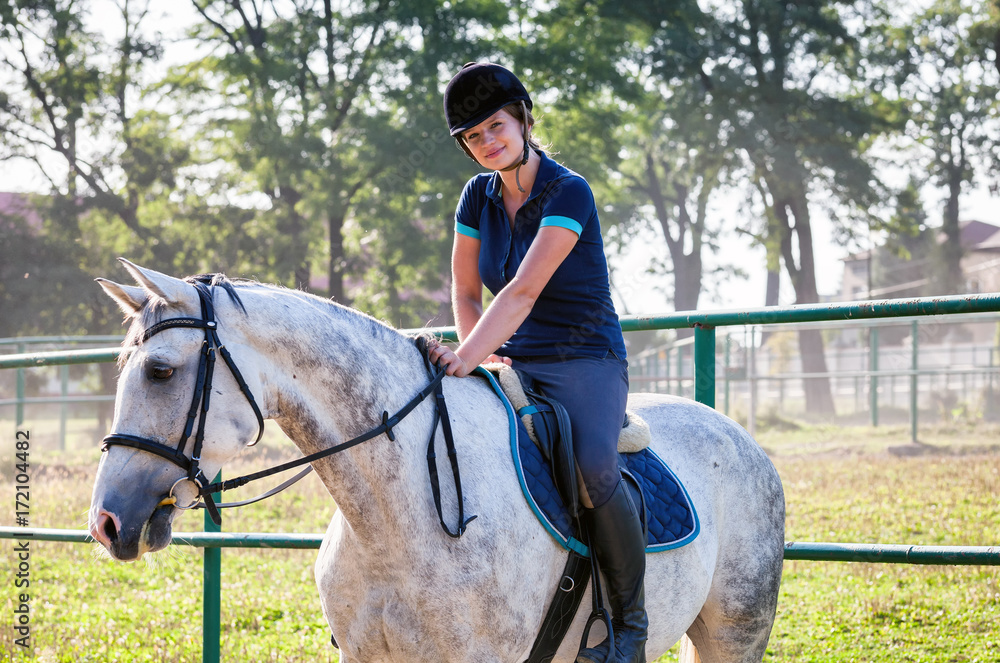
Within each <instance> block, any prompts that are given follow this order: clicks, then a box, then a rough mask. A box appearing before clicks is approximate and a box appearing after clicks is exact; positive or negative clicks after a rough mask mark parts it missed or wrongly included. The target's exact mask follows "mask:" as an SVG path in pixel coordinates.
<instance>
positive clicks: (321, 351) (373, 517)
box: [248, 292, 433, 533]
mask: <svg viewBox="0 0 1000 663" xmlns="http://www.w3.org/2000/svg"><path fill="white" fill-rule="evenodd" d="M286 296H288V297H292V298H295V299H296V301H293V302H291V303H292V305H291V306H290V307H282V306H275V305H274V304H272V305H271V306H272V307H273V308H274V309H276V310H278V311H280V312H278V313H276V314H272V315H270V316H261V317H256V316H255V314H254V313H253V312H251V316H250V320H251V321H250V324H251V325H253V330H254V339H255V340H254V341H253V342H254V343H255V344H257V346H258V351H259V353H260V355H261V356H262V357H266V358H267V361H268V362H270V366H269V367H268V368H267V369H266V370H265V371H264V375H265V376H266V380H267V382H268V384H266V385H265V390H266V393H267V409H268V410H269V414H270V416H271V418H274V419H275V420H276V421H277V423H278V425H279V426H280V427H281V429H282V430H283V431H284V432H285V433H286V434H287V435H288V436H289V437H290V438H291V439H292V440H293V441H294V442H295V444H296V446H298V447H299V449H300V450H301V451H302V452H303V453H306V454H309V453H314V452H317V451H322V450H324V449H328V448H330V447H332V446H334V445H336V444H339V443H341V442H344V441H346V440H348V439H351V438H353V437H356V436H358V435H361V434H363V433H365V432H367V431H368V430H370V429H372V428H374V427H375V426H377V425H378V424H379V423H381V417H382V412H383V411H388V413H389V414H390V415H392V414H393V413H395V412H396V411H397V410H399V409H400V408H401V407H403V406H404V405H405V404H406V402H407V401H409V400H410V399H411V398H413V396H414V395H416V394H417V393H418V392H419V391H420V390H421V389H422V388H423V387H424V386H425V385H426V384H427V381H428V379H429V377H428V375H427V372H426V370H425V368H424V367H423V364H422V360H421V358H420V356H419V353H418V352H417V351H416V349H415V347H414V345H413V343H412V342H410V341H409V340H408V339H406V338H404V337H402V336H401V335H399V334H397V333H395V332H393V331H391V330H388V329H386V328H385V327H384V326H382V325H380V324H379V323H377V322H375V321H374V320H372V319H370V318H368V317H367V316H364V315H362V314H360V313H357V312H355V311H352V310H350V309H345V308H343V307H334V306H333V305H331V304H330V303H329V302H326V301H324V300H319V299H317V298H311V297H304V296H302V295H299V294H297V293H291V292H289V293H286ZM248 309H250V310H251V311H253V310H254V309H253V308H250V306H248ZM429 400H430V399H429ZM432 408H433V406H432V405H431V404H430V403H425V404H424V405H423V406H422V407H417V408H416V409H415V410H414V411H413V412H412V413H411V414H410V415H409V416H407V417H406V418H405V419H404V420H403V421H402V422H401V423H400V424H399V426H398V427H396V428H395V429H394V433H395V436H396V441H390V440H388V439H387V438H386V437H385V436H384V435H383V436H378V437H376V438H374V439H372V440H369V441H368V442H364V443H362V444H361V445H359V446H357V447H353V448H352V449H349V450H347V451H344V452H341V453H338V454H335V455H333V456H330V457H328V458H326V459H323V460H321V461H319V462H317V463H316V464H315V465H314V467H315V468H316V471H317V473H318V474H319V476H320V478H321V479H322V480H323V483H324V484H325V485H326V487H327V489H328V490H329V491H330V493H331V495H332V496H333V498H334V500H335V501H336V502H337V505H338V506H339V508H340V509H341V510H342V511H343V514H344V516H345V517H346V518H347V520H348V522H349V523H350V524H351V526H352V528H353V529H354V530H355V531H358V532H359V533H360V532H363V531H364V530H365V529H370V528H381V529H383V530H386V529H388V530H392V529H396V528H397V527H398V528H405V527H409V526H411V524H410V523H409V520H410V518H411V517H412V516H411V515H410V514H409V513H408V512H407V509H405V508H404V507H405V502H404V503H401V504H399V508H398V509H397V508H396V504H395V503H394V502H393V500H392V499H391V495H392V494H393V493H394V492H396V493H400V494H401V495H403V496H405V495H406V494H412V491H413V490H415V489H416V487H417V485H418V484H417V483H416V482H417V477H424V474H425V473H421V472H418V471H416V470H417V469H418V468H417V467H416V466H415V465H416V464H417V463H419V462H420V460H421V458H422V451H421V450H420V449H421V442H420V440H421V439H422V440H423V442H424V443H425V442H426V440H427V436H429V435H430V429H431V417H432V414H433V409H432ZM411 466H414V467H412V469H411ZM424 478H425V477H424ZM387 496H389V499H388V500H387V499H386V498H387ZM362 514H363V516H362Z"/></svg>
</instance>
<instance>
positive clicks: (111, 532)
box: [101, 518, 118, 542]
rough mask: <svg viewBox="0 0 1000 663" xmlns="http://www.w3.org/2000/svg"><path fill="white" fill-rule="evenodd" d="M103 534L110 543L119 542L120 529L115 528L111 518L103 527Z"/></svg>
mask: <svg viewBox="0 0 1000 663" xmlns="http://www.w3.org/2000/svg"><path fill="white" fill-rule="evenodd" d="M101 532H102V533H103V534H104V536H105V537H107V540H108V541H109V542H114V541H117V540H118V528H117V527H115V521H114V520H112V519H111V518H108V519H107V520H105V521H104V525H103V526H102V527H101Z"/></svg>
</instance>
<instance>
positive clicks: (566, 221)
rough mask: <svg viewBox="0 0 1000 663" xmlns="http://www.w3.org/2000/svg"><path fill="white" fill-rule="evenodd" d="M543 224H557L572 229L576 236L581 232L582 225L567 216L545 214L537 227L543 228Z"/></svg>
mask: <svg viewBox="0 0 1000 663" xmlns="http://www.w3.org/2000/svg"><path fill="white" fill-rule="evenodd" d="M545 226H558V227H560V228H566V229H567V230H572V231H573V232H575V233H576V234H577V237H579V236H580V235H582V234H583V226H582V225H581V224H580V222H579V221H576V220H574V219H571V218H569V217H568V216H547V217H545V218H544V219H542V223H541V225H540V226H539V228H544V227H545Z"/></svg>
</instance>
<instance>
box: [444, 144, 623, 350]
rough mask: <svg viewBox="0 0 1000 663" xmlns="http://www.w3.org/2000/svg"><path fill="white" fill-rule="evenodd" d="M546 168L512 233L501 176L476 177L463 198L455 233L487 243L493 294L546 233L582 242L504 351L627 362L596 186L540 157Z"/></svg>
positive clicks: (486, 273)
mask: <svg viewBox="0 0 1000 663" xmlns="http://www.w3.org/2000/svg"><path fill="white" fill-rule="evenodd" d="M538 155H539V156H540V157H541V160H542V161H541V165H540V166H539V168H538V175H537V176H536V177H535V183H534V185H533V186H532V187H531V194H530V196H529V197H528V200H527V201H526V202H525V203H524V205H523V206H521V209H519V210H518V211H517V217H516V219H515V222H514V227H513V230H512V229H511V225H510V223H508V220H507V212H506V210H505V209H504V206H503V201H502V199H501V189H502V184H503V182H502V180H501V179H500V173H498V172H494V173H482V174H479V175H476V176H475V177H473V178H472V179H471V180H469V182H468V184H466V185H465V189H464V190H463V191H462V197H461V199H460V200H459V201H458V209H457V210H456V211H455V231H456V232H459V233H461V234H463V235H467V236H469V237H472V238H474V239H478V240H479V241H480V246H479V276H480V278H481V279H482V281H483V284H484V285H485V286H486V287H487V288H489V290H490V292H492V293H493V294H494V295H496V294H497V293H499V292H500V291H501V290H503V288H504V287H505V286H506V285H507V284H508V283H510V281H511V279H513V278H514V276H515V275H516V274H517V270H518V268H519V267H520V266H521V261H522V260H524V256H525V255H526V254H527V253H528V248H529V247H530V246H531V243H532V242H533V241H534V239H535V236H536V235H537V234H538V229H539V228H541V227H543V226H560V227H562V228H568V229H570V230H572V231H573V232H575V233H576V234H577V235H578V236H579V240H578V241H577V243H576V244H575V245H574V246H573V250H572V251H570V254H569V255H568V256H567V257H566V259H565V260H563V262H562V264H561V265H559V267H558V268H557V269H556V271H555V273H554V274H553V275H552V278H551V279H549V282H548V283H547V284H546V286H545V288H544V289H543V290H542V292H541V294H540V295H539V297H538V299H537V300H536V301H535V305H534V306H533V307H532V309H531V313H529V314H528V318H527V319H526V320H525V321H524V323H523V324H522V325H521V326H520V327H519V328H518V330H517V331H516V332H515V333H514V335H513V336H512V337H511V338H510V340H508V341H507V342H506V343H504V344H503V346H501V348H500V350H499V351H498V352H499V353H500V354H502V355H505V356H508V357H515V358H517V357H539V356H560V357H564V358H566V357H579V356H586V357H604V356H605V355H607V353H608V350H611V351H613V352H614V353H615V354H616V355H617V356H618V357H619V358H621V359H624V358H625V341H624V339H623V338H622V330H621V325H620V324H619V322H618V314H617V313H615V307H614V304H613V303H612V301H611V287H610V284H609V282H608V263H607V260H606V259H605V257H604V241H603V239H602V238H601V222H600V219H598V216H597V207H596V205H595V204H594V194H593V192H592V191H591V190H590V185H589V184H587V181H586V180H585V179H583V177H581V176H580V175H578V174H576V173H574V172H573V171H571V170H569V169H568V168H566V167H564V166H562V165H560V164H558V163H556V162H555V161H553V160H552V159H550V158H549V157H548V156H547V155H546V154H545V153H544V152H538Z"/></svg>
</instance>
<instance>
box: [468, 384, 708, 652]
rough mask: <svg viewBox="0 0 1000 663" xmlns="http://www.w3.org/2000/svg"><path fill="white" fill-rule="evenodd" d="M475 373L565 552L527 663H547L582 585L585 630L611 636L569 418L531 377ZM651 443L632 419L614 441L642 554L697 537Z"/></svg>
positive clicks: (524, 481) (676, 484)
mask: <svg viewBox="0 0 1000 663" xmlns="http://www.w3.org/2000/svg"><path fill="white" fill-rule="evenodd" d="M483 369H486V370H483ZM476 370H477V371H480V372H481V373H483V374H485V375H486V377H488V378H489V381H490V382H491V383H492V386H493V389H494V390H495V391H496V392H497V394H498V395H500V396H501V397H502V399H504V400H505V401H506V407H507V412H508V417H509V419H510V425H511V451H512V454H513V460H514V466H515V471H516V473H517V475H518V480H519V482H520V483H521V488H522V492H523V493H524V496H525V499H526V500H528V503H529V505H530V506H531V508H532V510H533V511H534V512H535V515H536V516H537V517H538V519H539V521H540V522H541V524H542V525H543V527H545V529H546V530H547V531H548V532H549V534H551V535H552V536H553V537H554V538H555V539H556V541H558V542H559V543H560V545H562V546H563V547H564V548H565V549H566V550H567V552H568V556H567V560H566V566H565V568H564V570H563V576H562V580H561V581H560V583H559V587H558V589H557V590H556V592H555V595H554V596H553V600H552V601H551V603H550V605H549V609H548V611H547V613H546V615H545V618H544V620H543V622H542V626H541V628H540V630H539V633H538V636H537V637H536V639H535V642H534V644H533V646H532V649H531V654H530V656H529V657H528V659H527V660H526V661H525V663H549V662H550V661H551V660H552V658H553V657H554V656H555V653H556V651H557V650H558V648H559V645H560V643H561V642H562V640H563V638H564V637H565V634H566V632H567V630H568V629H569V626H570V624H571V623H572V621H573V618H574V616H575V615H576V612H577V609H578V608H579V605H580V602H581V599H582V598H583V593H584V591H585V590H586V587H587V584H588V580H589V581H592V582H593V583H594V592H593V597H592V598H593V599H594V612H593V613H592V615H591V618H590V620H589V621H588V624H590V623H592V622H593V621H594V620H595V619H603V620H604V621H605V623H606V624H607V625H608V628H609V632H610V624H609V623H608V622H609V621H610V617H609V616H608V613H607V611H606V610H605V609H604V607H603V602H602V601H600V600H599V599H598V597H599V596H600V594H601V590H600V587H599V585H598V574H597V573H596V572H595V570H594V568H595V567H594V559H593V557H592V555H591V553H590V550H589V547H588V546H587V545H586V544H585V543H583V541H586V540H587V536H586V532H582V531H581V528H580V519H579V517H578V516H579V515H580V504H579V484H578V482H577V470H576V459H575V456H574V454H573V436H572V430H571V428H570V421H569V416H568V414H567V413H566V410H565V408H563V406H562V405H561V404H560V403H558V402H557V401H554V400H552V399H549V398H546V397H545V396H544V395H543V394H540V393H537V391H536V390H535V389H533V384H532V382H533V381H532V380H531V378H530V377H529V376H525V375H520V374H518V373H517V372H516V371H515V370H514V369H513V368H511V367H509V366H507V365H506V364H488V365H486V366H482V367H480V368H477V369H476ZM518 429H519V431H520V432H518ZM650 442H651V434H650V429H649V426H648V424H646V422H645V421H643V420H642V419H641V418H640V417H638V416H637V415H636V414H634V413H633V412H626V414H625V419H624V421H623V422H622V432H621V435H620V437H619V440H618V451H619V467H620V469H621V472H622V477H623V478H624V479H625V484H626V486H627V487H628V488H629V490H630V491H631V493H632V498H633V500H634V501H635V503H636V504H637V505H638V506H639V510H640V519H641V521H642V523H643V530H644V532H645V533H646V535H647V537H648V539H647V540H648V542H649V543H648V545H647V547H646V551H647V553H651V552H660V551H664V550H672V549H675V548H678V547H681V546H684V545H687V544H688V543H690V542H691V541H692V540H693V539H694V538H695V537H696V536H697V534H698V530H699V526H698V519H697V515H696V514H695V512H694V508H693V505H692V504H691V503H690V500H689V499H688V497H687V492H686V491H685V490H684V488H683V486H682V485H681V484H680V481H679V480H677V477H676V476H674V474H673V472H672V471H671V470H670V468H669V467H667V466H666V464H665V463H663V461H662V459H660V458H659V456H657V455H656V454H655V452H653V450H652V449H650V448H648V447H649V445H650ZM647 498H649V502H648V503H647ZM577 537H582V539H583V541H581V540H580V539H578V538H577ZM588 630H589V626H588Z"/></svg>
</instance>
